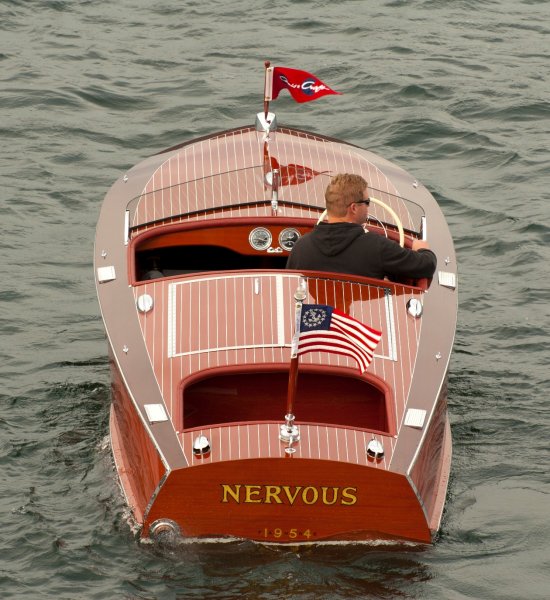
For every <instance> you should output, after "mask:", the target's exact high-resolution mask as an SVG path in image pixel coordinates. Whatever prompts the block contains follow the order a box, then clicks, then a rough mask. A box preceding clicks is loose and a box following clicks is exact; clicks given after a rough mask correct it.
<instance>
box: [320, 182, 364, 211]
mask: <svg viewBox="0 0 550 600" xmlns="http://www.w3.org/2000/svg"><path fill="white" fill-rule="evenodd" d="M366 187H367V182H366V181H365V180H364V179H363V178H362V177H361V175H352V174H350V173H341V174H340V175H335V176H334V177H333V178H332V179H331V182H330V183H329V184H328V186H327V189H326V192H325V202H326V206H327V212H328V213H329V214H330V215H332V216H334V217H344V216H345V214H346V212H347V210H348V206H349V205H350V204H352V203H353V202H359V201H361V200H363V192H364V191H365V188H366Z"/></svg>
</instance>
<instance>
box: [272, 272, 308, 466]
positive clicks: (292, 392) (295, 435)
mask: <svg viewBox="0 0 550 600" xmlns="http://www.w3.org/2000/svg"><path fill="white" fill-rule="evenodd" d="M305 298H306V287H305V279H301V280H300V285H299V286H298V287H297V288H296V291H295V292H294V301H295V302H294V327H295V328H294V337H293V338H292V346H291V351H290V368H289V372H288V392H287V397H286V414H285V422H284V425H281V430H280V433H279V439H280V440H281V441H283V442H286V443H288V448H285V452H286V453H287V454H293V453H294V452H296V450H295V448H292V444H293V443H294V442H298V441H299V440H300V430H299V429H298V427H297V426H296V425H294V419H295V417H294V402H295V399H296V388H297V384H298V361H299V356H298V342H299V340H300V320H301V318H302V305H303V303H304V300H305Z"/></svg>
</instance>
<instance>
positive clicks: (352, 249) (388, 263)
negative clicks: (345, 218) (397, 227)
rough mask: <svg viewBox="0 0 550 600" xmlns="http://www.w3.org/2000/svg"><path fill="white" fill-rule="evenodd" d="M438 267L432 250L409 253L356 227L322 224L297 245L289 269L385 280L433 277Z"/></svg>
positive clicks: (289, 259)
mask: <svg viewBox="0 0 550 600" xmlns="http://www.w3.org/2000/svg"><path fill="white" fill-rule="evenodd" d="M436 265H437V259H436V256H435V254H434V253H433V252H432V251H431V250H427V249H422V250H418V251H415V250H409V249H408V248H401V246H400V245H399V244H398V243H397V242H394V241H393V240H389V239H387V238H386V237H384V236H381V235H377V234H374V233H366V232H365V231H364V229H363V227H362V226H361V225H357V224H356V223H325V222H322V223H319V224H318V225H316V227H315V228H314V229H313V231H312V232H311V233H307V234H306V235H304V236H303V237H301V238H300V239H299V240H298V241H297V242H296V244H295V246H294V248H293V249H292V252H291V253H290V256H289V257H288V261H287V264H286V267H287V269H297V270H308V271H331V272H334V273H347V274H349V275H362V276H363V277H376V278H377V279H383V278H384V277H386V276H387V277H388V278H390V279H401V278H410V279H419V278H422V277H431V276H432V275H433V274H434V271H435V268H436Z"/></svg>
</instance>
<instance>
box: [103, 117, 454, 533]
mask: <svg viewBox="0 0 550 600" xmlns="http://www.w3.org/2000/svg"><path fill="white" fill-rule="evenodd" d="M273 165H276V166H277V167H279V166H281V165H282V166H281V174H282V175H281V178H280V182H279V183H280V185H279V188H278V190H274V188H273V186H272V183H270V181H271V182H273V177H274V176H275V175H274V173H275V171H274V170H273V172H272V169H274V167H273ZM334 172H355V173H360V174H362V175H363V176H364V177H365V178H366V179H367V180H368V181H369V182H370V183H369V185H370V186H372V187H373V189H375V190H376V191H375V193H376V196H377V197H378V199H379V200H382V201H383V202H385V203H386V204H387V206H388V207H389V208H391V212H392V213H393V214H394V215H395V216H396V217H398V219H397V220H398V221H401V225H402V232H401V233H403V231H404V241H403V243H404V244H405V245H406V246H408V247H411V246H412V244H413V242H414V240H416V239H428V241H429V243H430V247H431V248H432V249H433V250H434V252H435V253H436V256H437V258H438V273H437V275H436V276H434V279H433V280H432V281H414V280H411V281H409V280H405V281H389V280H387V279H385V280H378V279H371V278H366V277H357V276H352V275H345V274H338V273H330V272H326V273H324V272H301V271H289V270H286V269H285V263H286V258H287V257H288V254H289V252H290V250H291V246H289V245H288V243H287V242H288V240H289V239H295V238H296V236H298V237H299V236H300V235H305V234H307V233H308V232H309V231H310V230H311V229H312V227H313V226H314V225H315V222H316V221H317V219H318V218H319V217H320V216H321V214H322V212H323V208H324V190H325V188H326V184H327V182H328V181H329V180H330V174H331V173H334ZM285 173H286V175H285ZM289 173H292V174H293V177H290V176H288V174H289ZM268 175H269V176H270V177H271V179H270V178H268V177H267V176H268ZM371 213H372V216H371V217H370V221H369V222H368V223H367V225H368V231H369V235H385V236H387V237H389V238H392V239H394V240H396V241H397V240H398V239H399V237H400V236H399V235H398V234H399V231H398V229H399V227H398V225H397V223H396V222H393V221H392V218H393V217H392V218H390V217H388V215H387V214H386V213H385V212H384V211H383V209H378V208H377V207H376V206H373V207H371ZM288 236H290V238H289V237H288ZM293 236H294V237H293ZM94 265H95V270H96V286H97V291H98V298H99V302H100V307H101V312H102V317H103V320H104V323H105V329H106V333H107V337H108V344H109V354H110V359H111V372H112V381H113V405H112V409H111V420H110V431H111V442H112V450H113V455H114V459H115V465H116V469H117V474H118V477H119V480H120V484H121V487H122V489H123V491H124V495H125V497H126V500H127V503H128V506H129V507H130V509H131V511H132V513H133V516H134V519H135V521H136V523H137V525H138V526H139V528H140V531H141V536H142V537H147V536H151V537H154V536H155V534H156V533H158V532H160V531H163V530H164V529H166V528H168V529H170V528H175V529H176V530H177V531H179V532H180V533H181V535H183V536H186V537H191V538H209V539H211V538H227V537H236V538H247V539H252V540H257V541H260V542H268V543H288V544H296V543H316V542H323V541H329V540H330V541H333V540H338V541H357V540H377V539H384V540H406V541H412V542H419V543H429V542H430V541H431V540H432V539H433V537H434V534H435V533H436V532H437V531H438V529H439V526H440V522H441V516H442V513H443V507H444V501H445V495H446V491H447V485H448V480H449V470H450V463H451V433H450V425H449V419H448V415H447V385H446V381H447V373H448V368H449V361H450V356H451V351H452V345H453V340H454V332H455V327H456V312H457V289H456V271H457V267H456V260H455V256H454V248H453V244H452V238H451V236H450V232H449V230H448V227H447V224H446V223H445V220H444V218H443V215H442V213H441V210H440V208H439V207H438V206H437V203H436V202H435V200H434V198H433V197H432V196H431V194H430V193H429V192H428V190H426V188H424V187H423V186H422V185H419V184H418V182H417V181H416V180H415V179H414V178H413V177H411V176H410V175H409V174H407V173H406V172H404V171H402V170H401V169H399V168H398V167H396V166H395V165H393V164H391V163H388V162H387V161H385V160H384V159H382V158H380V157H378V156H376V155H374V154H373V153H371V152H368V151H366V150H362V149H360V148H357V147H355V146H351V145H348V144H345V142H339V141H337V140H332V139H330V138H325V137H323V136H319V135H316V134H309V133H306V132H301V131H299V130H294V129H280V130H278V131H277V132H276V133H275V132H271V133H270V137H268V138H266V136H265V135H264V132H261V131H258V130H255V129H254V128H252V127H243V128H238V129H235V130H232V131H229V132H221V133H219V134H214V135H213V136H209V137H207V138H203V139H201V140H195V141H192V142H189V143H188V144H184V145H182V146H178V147H176V148H173V149H170V150H167V151H165V152H164V153H160V154H158V155H155V156H153V157H151V158H149V159H146V160H145V161H143V162H142V163H140V164H139V165H136V166H135V167H133V168H132V169H130V170H129V171H128V173H127V174H125V175H124V176H123V177H121V178H120V179H119V180H118V181H117V182H116V183H115V184H114V185H113V186H112V188H111V190H110V191H109V193H108V194H107V196H106V199H105V202H104V204H103V207H102V211H101V215H100V219H99V222H98V228H97V233H96V246H95V254H94ZM159 267H161V268H162V270H159ZM298 285H300V286H301V289H303V290H305V292H306V299H305V303H306V304H308V303H309V304H319V305H329V306H332V307H334V308H337V309H339V310H340V311H342V312H344V313H346V314H349V315H350V316H351V317H353V318H355V319H356V320H358V321H360V322H361V323H364V324H367V325H370V326H372V327H373V328H375V329H377V330H379V331H382V332H383V334H382V338H381V340H380V342H379V344H378V346H377V348H376V351H375V353H374V357H373V360H372V363H371V364H370V366H369V369H368V371H367V372H365V373H361V372H360V371H358V369H357V365H356V364H355V362H354V360H353V359H352V358H350V357H349V356H345V355H341V354H338V353H329V352H312V353H310V354H308V355H304V356H302V357H301V358H300V374H299V376H298V384H297V388H296V389H297V399H296V403H295V411H294V412H295V416H296V421H295V424H296V425H297V426H298V429H299V433H300V439H299V441H293V447H292V449H293V450H294V452H293V453H287V452H286V451H285V449H286V448H287V446H286V442H282V441H281V440H280V427H281V425H282V423H283V422H284V419H285V405H286V397H285V394H286V388H287V385H288V368H289V360H290V351H291V342H292V336H293V331H294V328H295V323H296V321H295V312H294V293H295V291H296V289H297V286H298ZM202 436H204V438H206V439H207V443H208V446H209V448H210V451H209V452H206V453H205V454H202V455H197V454H196V453H195V448H194V446H195V442H196V441H197V438H200V437H202ZM371 442H374V444H375V447H376V445H380V447H382V448H383V456H382V457H380V458H378V459H373V458H372V456H370V455H369V452H368V450H367V448H368V447H369V445H370V443H371Z"/></svg>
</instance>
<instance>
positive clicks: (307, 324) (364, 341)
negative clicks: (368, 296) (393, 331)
mask: <svg viewBox="0 0 550 600" xmlns="http://www.w3.org/2000/svg"><path fill="white" fill-rule="evenodd" d="M381 337H382V332H380V331H377V330H376V329H373V328H372V327H369V326H368V325H364V324H363V323H361V322H360V321H358V320H357V319H354V318H353V317H350V316H349V315H346V313H343V312H342V311H341V310H338V309H337V308H333V307H332V306H326V305H324V304H304V305H302V314H301V317H300V336H299V339H298V347H297V354H306V353H307V352H334V353H336V354H344V355H347V356H351V358H354V359H355V360H356V361H357V364H358V366H359V370H360V371H361V373H364V372H365V371H366V370H367V368H368V366H369V365H370V363H371V361H372V357H373V354H374V349H375V348H376V346H377V344H378V342H379V341H380V338H381Z"/></svg>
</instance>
